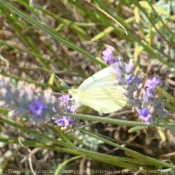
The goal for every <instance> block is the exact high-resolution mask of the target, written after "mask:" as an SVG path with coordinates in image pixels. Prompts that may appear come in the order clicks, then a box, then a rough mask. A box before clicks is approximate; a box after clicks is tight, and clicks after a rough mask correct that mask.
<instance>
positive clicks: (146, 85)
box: [145, 77, 160, 90]
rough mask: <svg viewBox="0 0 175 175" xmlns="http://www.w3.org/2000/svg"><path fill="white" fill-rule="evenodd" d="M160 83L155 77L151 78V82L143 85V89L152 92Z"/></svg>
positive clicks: (148, 81) (149, 80)
mask: <svg viewBox="0 0 175 175" xmlns="http://www.w3.org/2000/svg"><path fill="white" fill-rule="evenodd" d="M159 83H160V80H159V79H158V78H156V77H153V78H152V80H151V79H148V80H147V81H146V83H145V87H147V88H149V89H152V90H154V89H155V87H156V86H157V85H158V84H159Z"/></svg>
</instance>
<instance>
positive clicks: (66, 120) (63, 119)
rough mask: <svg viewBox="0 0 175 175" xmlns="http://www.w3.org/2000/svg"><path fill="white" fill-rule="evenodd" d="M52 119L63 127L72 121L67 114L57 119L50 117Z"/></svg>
mask: <svg viewBox="0 0 175 175" xmlns="http://www.w3.org/2000/svg"><path fill="white" fill-rule="evenodd" d="M52 120H54V122H55V123H56V124H57V125H58V126H60V127H64V126H66V127H67V126H69V125H70V124H71V123H72V122H73V121H74V120H73V118H72V117H67V116H63V117H61V118H59V119H56V118H55V117H52Z"/></svg>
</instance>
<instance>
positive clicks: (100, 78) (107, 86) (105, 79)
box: [69, 66, 127, 113]
mask: <svg viewBox="0 0 175 175" xmlns="http://www.w3.org/2000/svg"><path fill="white" fill-rule="evenodd" d="M115 74H116V72H115V69H114V68H113V67H112V66H109V67H107V68H105V69H102V70H100V71H99V72H97V73H95V74H94V75H92V76H91V77H89V78H88V79H86V80H85V81H84V82H83V83H82V84H81V85H80V86H79V87H78V89H70V90H69V94H70V96H72V100H74V101H75V107H76V108H78V107H80V106H82V105H86V106H89V107H91V108H93V109H94V110H96V111H98V112H101V113H110V112H114V111H117V110H119V109H121V108H122V107H124V106H125V105H126V102H127V99H126V97H125V96H124V93H125V92H126V89H124V88H123V86H121V85H118V84H117V80H116V75H115Z"/></svg>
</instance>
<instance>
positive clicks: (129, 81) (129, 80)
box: [125, 74, 135, 84]
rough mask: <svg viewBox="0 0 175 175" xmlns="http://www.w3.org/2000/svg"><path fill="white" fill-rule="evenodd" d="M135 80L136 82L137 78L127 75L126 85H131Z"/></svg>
mask: <svg viewBox="0 0 175 175" xmlns="http://www.w3.org/2000/svg"><path fill="white" fill-rule="evenodd" d="M134 80H135V77H133V76H132V75H131V74H129V75H127V76H126V77H125V83H126V84H130V83H132V82H133V81H134Z"/></svg>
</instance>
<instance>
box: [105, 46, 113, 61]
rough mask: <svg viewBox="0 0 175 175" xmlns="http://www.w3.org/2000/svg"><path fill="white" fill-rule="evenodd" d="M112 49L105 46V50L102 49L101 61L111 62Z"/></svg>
mask: <svg viewBox="0 0 175 175" xmlns="http://www.w3.org/2000/svg"><path fill="white" fill-rule="evenodd" d="M112 58H113V51H112V50H111V49H110V48H107V49H106V50H104V51H103V61H104V63H105V64H106V63H107V62H108V63H109V64H113V63H114V61H113V59H112Z"/></svg>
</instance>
